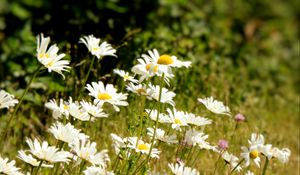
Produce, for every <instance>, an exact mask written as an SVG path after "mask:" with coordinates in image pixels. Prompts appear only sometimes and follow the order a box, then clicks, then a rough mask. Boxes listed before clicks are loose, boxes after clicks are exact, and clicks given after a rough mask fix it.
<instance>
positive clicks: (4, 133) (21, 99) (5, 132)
mask: <svg viewBox="0 0 300 175" xmlns="http://www.w3.org/2000/svg"><path fill="white" fill-rule="evenodd" d="M41 67H42V64H41V65H40V66H39V67H38V68H37V69H36V70H35V72H34V73H33V75H32V77H31V79H30V80H29V82H28V84H27V87H26V89H25V90H24V91H23V94H22V96H21V97H20V100H19V103H18V104H17V106H16V108H15V110H14V112H13V114H12V115H11V116H10V118H9V120H8V123H7V125H6V128H5V130H4V132H3V135H2V137H1V138H2V140H6V135H7V132H8V130H9V127H10V124H11V121H12V119H13V117H14V116H15V115H16V113H17V112H18V109H19V108H20V106H21V104H22V102H23V99H24V97H25V95H26V94H27V92H28V90H29V88H30V85H31V83H32V82H33V80H34V79H35V77H36V76H37V74H38V73H39V71H40V69H41Z"/></svg>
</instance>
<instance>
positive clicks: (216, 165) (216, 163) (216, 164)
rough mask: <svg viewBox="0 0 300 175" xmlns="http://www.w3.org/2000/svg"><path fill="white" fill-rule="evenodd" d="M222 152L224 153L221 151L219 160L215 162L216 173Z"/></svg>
mask: <svg viewBox="0 0 300 175" xmlns="http://www.w3.org/2000/svg"><path fill="white" fill-rule="evenodd" d="M222 154H223V152H221V153H220V154H219V157H218V159H217V161H216V162H215V169H214V174H216V170H217V167H218V162H219V160H220V158H221V156H222Z"/></svg>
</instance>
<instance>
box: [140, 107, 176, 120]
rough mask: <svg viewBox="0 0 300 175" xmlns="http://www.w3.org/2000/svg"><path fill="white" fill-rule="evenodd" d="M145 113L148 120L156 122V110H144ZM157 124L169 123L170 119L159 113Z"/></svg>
mask: <svg viewBox="0 0 300 175" xmlns="http://www.w3.org/2000/svg"><path fill="white" fill-rule="evenodd" d="M146 113H147V114H148V116H149V118H150V119H151V120H153V121H156V118H157V110H156V109H153V110H152V111H151V110H150V109H146ZM158 122H159V123H171V122H172V121H171V120H170V117H168V116H167V115H166V114H164V113H159V116H158Z"/></svg>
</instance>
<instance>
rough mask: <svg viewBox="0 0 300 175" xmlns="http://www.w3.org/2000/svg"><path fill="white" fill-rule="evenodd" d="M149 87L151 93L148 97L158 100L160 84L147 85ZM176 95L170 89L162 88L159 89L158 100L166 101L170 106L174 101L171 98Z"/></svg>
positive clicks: (173, 104)
mask: <svg viewBox="0 0 300 175" xmlns="http://www.w3.org/2000/svg"><path fill="white" fill-rule="evenodd" d="M149 88H150V89H151V94H150V97H151V99H155V100H156V101H158V100H159V92H160V86H158V85H156V86H154V85H151V84H150V85H149ZM175 96H176V94H175V93H174V92H172V91H169V90H168V89H166V88H162V91H161V98H160V102H161V103H168V104H170V105H172V106H175V102H174V101H173V98H174V97H175Z"/></svg>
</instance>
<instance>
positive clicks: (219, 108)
mask: <svg viewBox="0 0 300 175" xmlns="http://www.w3.org/2000/svg"><path fill="white" fill-rule="evenodd" d="M198 101H199V102H200V103H202V104H204V106H205V107H206V108H207V109H208V110H210V111H211V112H213V113H215V114H224V115H228V116H231V113H230V109H229V107H227V106H225V105H224V104H223V103H222V102H220V101H217V100H214V98H213V97H206V98H203V99H201V98H198Z"/></svg>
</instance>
